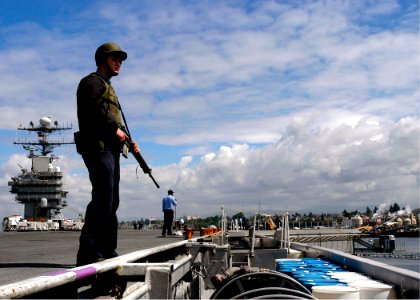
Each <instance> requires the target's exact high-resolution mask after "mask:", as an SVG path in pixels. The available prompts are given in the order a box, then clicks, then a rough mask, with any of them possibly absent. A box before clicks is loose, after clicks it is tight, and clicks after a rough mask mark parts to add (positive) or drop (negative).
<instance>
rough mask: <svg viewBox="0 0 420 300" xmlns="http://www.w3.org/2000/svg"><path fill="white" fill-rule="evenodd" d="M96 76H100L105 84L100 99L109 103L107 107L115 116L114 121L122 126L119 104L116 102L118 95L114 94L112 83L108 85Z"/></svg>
mask: <svg viewBox="0 0 420 300" xmlns="http://www.w3.org/2000/svg"><path fill="white" fill-rule="evenodd" d="M95 76H97V75H95ZM97 77H98V78H100V79H101V80H102V82H103V83H104V85H105V92H104V93H103V94H102V97H101V99H102V100H103V101H105V103H108V104H109V107H108V109H109V110H110V111H111V113H112V115H113V116H114V118H115V121H116V122H117V123H118V127H120V128H121V126H122V119H121V106H120V103H119V102H118V97H117V95H116V94H115V91H114V88H113V87H112V85H110V84H109V83H108V82H106V81H105V80H104V79H103V78H101V77H100V76H97Z"/></svg>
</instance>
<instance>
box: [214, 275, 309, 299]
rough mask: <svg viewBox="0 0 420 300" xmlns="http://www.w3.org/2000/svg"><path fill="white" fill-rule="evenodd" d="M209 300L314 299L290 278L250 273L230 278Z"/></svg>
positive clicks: (306, 290) (305, 289)
mask: <svg viewBox="0 0 420 300" xmlns="http://www.w3.org/2000/svg"><path fill="white" fill-rule="evenodd" d="M210 298H211V299H315V298H314V297H313V296H312V294H311V292H310V291H309V290H308V289H307V288H306V287H304V286H303V285H302V284H300V283H299V282H298V281H297V280H295V279H293V278H292V277H290V276H288V275H286V274H283V273H280V272H277V271H272V270H269V271H264V272H251V273H246V274H243V275H239V276H235V275H233V276H231V277H230V278H228V280H226V283H225V284H224V285H223V286H221V287H219V288H218V289H217V290H216V291H215V292H214V293H213V295H212V296H211V297H210Z"/></svg>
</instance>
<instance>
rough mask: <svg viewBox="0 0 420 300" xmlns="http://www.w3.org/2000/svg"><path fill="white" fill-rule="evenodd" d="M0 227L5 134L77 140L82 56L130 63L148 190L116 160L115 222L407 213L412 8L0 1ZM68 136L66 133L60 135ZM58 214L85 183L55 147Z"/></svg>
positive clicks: (15, 151)
mask: <svg viewBox="0 0 420 300" xmlns="http://www.w3.org/2000/svg"><path fill="white" fill-rule="evenodd" d="M0 12H1V14H0V40H1V43H2V47H1V48H0V51H1V54H2V57H3V63H2V64H1V66H0V70H1V72H0V85H1V88H2V95H1V96H0V98H1V101H0V105H1V111H2V118H1V120H0V132H1V136H0V139H1V140H0V143H1V150H0V151H1V154H2V155H1V159H0V164H1V166H0V175H1V176H0V178H2V181H1V184H0V201H1V203H2V205H1V208H0V215H8V214H12V213H20V212H22V207H21V206H20V205H18V204H16V203H14V201H13V195H11V194H10V193H8V187H7V181H8V180H9V178H10V177H11V176H13V175H16V174H17V173H18V172H19V167H18V165H17V164H18V163H19V164H21V165H23V164H25V163H26V162H25V153H24V152H23V150H22V149H20V148H19V147H17V146H15V145H12V143H13V141H14V140H15V139H16V138H22V136H21V133H19V134H20V136H16V135H17V134H18V133H17V132H16V128H17V127H18V126H19V125H20V124H23V125H26V124H27V123H29V121H31V120H32V121H37V120H38V119H39V118H41V117H42V116H45V115H47V116H51V117H52V119H53V120H58V121H59V122H61V123H72V124H73V125H74V130H77V119H76V103H75V92H76V89H77V84H78V82H79V81H80V79H81V78H82V77H83V76H85V75H87V74H88V73H90V72H92V71H94V70H95V63H94V60H93V55H94V52H95V50H96V48H97V47H98V46H99V45H100V44H102V43H104V42H108V41H115V42H117V43H119V44H120V46H121V47H122V48H123V49H124V50H125V51H126V52H127V53H128V59H127V61H125V62H124V64H123V68H122V71H121V74H120V76H118V77H115V78H113V80H112V84H113V86H114V88H115V89H116V91H117V94H118V96H119V98H120V100H121V103H122V106H123V108H124V110H125V114H126V117H127V121H128V123H129V127H130V130H131V132H132V134H133V136H134V138H135V139H136V140H137V141H138V142H139V144H140V146H141V148H142V151H143V155H144V157H145V158H146V160H147V161H148V162H149V164H150V165H151V166H152V167H153V173H154V176H155V178H156V179H157V181H158V182H159V183H160V184H161V186H162V188H161V189H160V190H157V189H156V188H155V187H154V186H153V184H152V183H151V181H150V180H149V179H148V178H147V177H145V176H140V180H137V179H136V175H135V163H134V161H133V159H131V160H127V161H123V168H122V178H123V179H122V182H121V188H122V190H121V198H122V199H123V200H122V204H121V207H120V210H119V214H120V218H121V219H132V218H137V217H148V216H154V217H156V216H157V217H159V216H160V215H161V212H160V199H161V198H162V197H163V196H164V195H165V192H166V190H167V189H168V188H172V189H174V190H175V193H176V196H177V197H178V198H179V199H180V207H179V213H180V214H198V215H206V214H212V213H218V212H219V208H220V206H221V205H224V206H225V207H227V208H228V210H230V211H232V212H233V211H236V210H241V209H242V208H243V207H245V210H246V211H248V212H252V211H255V210H256V209H258V200H257V199H259V198H260V199H261V203H262V204H261V207H262V209H263V210H266V211H269V210H270V211H275V212H284V211H293V212H294V211H298V212H309V211H312V212H319V211H328V212H340V211H342V210H343V209H347V210H354V209H359V210H364V208H365V207H366V206H371V207H372V208H373V206H375V205H376V206H379V205H380V204H382V203H386V204H393V203H394V202H398V203H399V204H400V206H407V207H410V208H416V207H418V206H419V156H418V150H419V130H420V129H419V122H418V121H419V114H418V113H419V106H418V100H417V99H418V98H419V35H418V33H419V7H418V1H124V2H123V3H120V2H116V1H89V2H88V3H87V4H86V1H13V2H12V1H2V2H0ZM69 136H70V137H71V133H70V134H69ZM60 154H61V155H62V156H63V159H62V160H60V161H57V164H59V165H60V166H61V167H62V169H63V171H64V172H65V174H66V187H67V188H68V190H69V196H68V202H69V208H68V209H67V212H66V213H67V214H69V216H70V217H72V216H73V215H74V214H76V213H78V212H83V211H84V209H85V207H86V205H87V203H88V201H89V192H90V184H89V181H88V178H87V175H86V171H85V168H84V165H83V162H82V160H81V159H80V157H79V156H78V155H77V153H76V152H75V150H74V147H70V146H68V147H63V148H62V149H60Z"/></svg>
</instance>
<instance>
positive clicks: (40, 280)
mask: <svg viewBox="0 0 420 300" xmlns="http://www.w3.org/2000/svg"><path fill="white" fill-rule="evenodd" d="M207 238H208V236H202V237H197V238H193V239H189V240H182V241H179V242H175V243H171V244H167V245H163V246H158V247H154V248H149V249H144V250H139V251H135V252H132V253H128V254H125V255H121V256H118V257H115V258H111V259H107V260H105V261H102V262H98V263H93V264H89V265H85V266H80V267H76V268H72V269H64V270H60V271H56V272H53V273H49V274H45V275H41V276H37V277H34V278H31V279H26V280H22V281H18V282H15V283H11V284H8V285H4V286H0V298H1V299H10V298H23V297H25V298H28V297H29V298H45V299H46V298H62V297H63V295H64V296H65V297H66V298H80V297H82V298H86V297H87V298H96V297H98V296H99V295H100V294H97V293H98V290H97V287H98V285H103V284H104V283H106V282H108V283H109V281H110V280H111V281H112V284H111V285H112V288H113V291H112V292H111V295H112V293H114V296H117V297H118V298H121V297H123V298H138V297H141V296H143V297H146V298H172V296H171V293H172V291H173V288H174V286H175V285H176V284H178V282H179V281H180V279H181V278H182V277H184V276H185V275H186V274H187V273H189V272H191V270H192V266H193V265H194V266H196V267H198V268H201V265H202V260H203V255H205V252H206V251H213V250H214V248H215V247H216V244H214V243H208V242H204V239H206V240H207V241H208V239H207ZM210 241H211V239H210ZM207 255H208V254H207ZM160 256H162V257H164V260H159V259H161V258H160ZM171 256H172V257H171ZM168 258H170V259H168ZM154 260H158V261H157V262H153V261H154ZM130 277H141V278H143V280H140V281H135V282H134V283H131V284H130V285H129V286H127V282H129V281H130V280H127V279H126V278H130ZM198 277H199V276H198ZM95 284H96V285H95ZM124 285H125V286H124ZM151 285H153V286H151ZM123 286H124V287H123ZM186 289H187V288H185V290H186ZM181 291H182V289H181ZM100 292H101V291H99V293H100ZM119 292H121V294H120V295H118V293H119Z"/></svg>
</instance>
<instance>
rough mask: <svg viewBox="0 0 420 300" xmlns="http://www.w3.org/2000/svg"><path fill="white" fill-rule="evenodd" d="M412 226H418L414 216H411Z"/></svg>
mask: <svg viewBox="0 0 420 300" xmlns="http://www.w3.org/2000/svg"><path fill="white" fill-rule="evenodd" d="M411 225H417V220H416V217H415V216H414V215H413V214H411Z"/></svg>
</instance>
